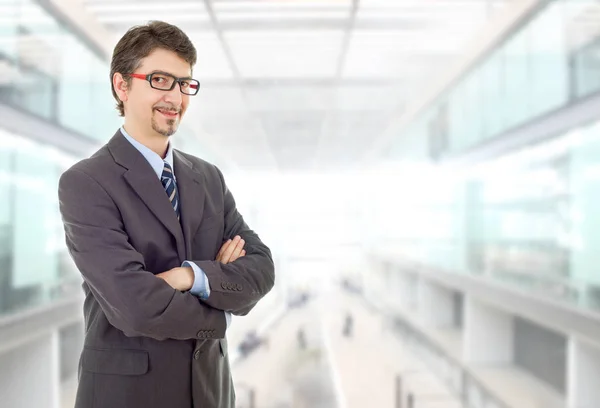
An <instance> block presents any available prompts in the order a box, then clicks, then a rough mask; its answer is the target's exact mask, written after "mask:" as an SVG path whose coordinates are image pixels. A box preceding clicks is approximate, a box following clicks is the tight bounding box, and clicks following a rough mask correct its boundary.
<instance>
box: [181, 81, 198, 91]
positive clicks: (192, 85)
mask: <svg viewBox="0 0 600 408" xmlns="http://www.w3.org/2000/svg"><path fill="white" fill-rule="evenodd" d="M199 89H200V82H198V81H196V80H195V79H185V80H183V81H181V92H183V93H184V94H186V95H196V94H197V93H198V90H199Z"/></svg>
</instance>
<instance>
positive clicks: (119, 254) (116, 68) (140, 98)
mask: <svg viewBox="0 0 600 408" xmlns="http://www.w3.org/2000/svg"><path fill="white" fill-rule="evenodd" d="M195 63H196V50H195V49H194V46H193V45H192V43H191V42H190V40H189V38H188V37H187V36H186V35H185V34H184V33H183V32H182V31H181V30H179V29H178V28H177V27H175V26H172V25H170V24H167V23H163V22H151V23H149V24H148V25H144V26H138V27H133V28H132V29H130V30H129V31H128V32H127V33H126V34H125V35H124V36H123V38H122V39H121V40H120V41H119V42H118V44H117V45H116V47H115V50H114V54H113V58H112V63H111V73H110V75H111V80H112V88H113V96H114V97H115V99H116V101H117V108H118V110H119V112H120V114H121V116H124V125H123V127H122V128H121V129H119V131H117V133H116V134H115V135H114V136H113V137H112V139H110V141H109V142H108V143H107V144H106V145H105V146H104V147H102V148H101V149H100V150H99V151H98V152H96V153H95V154H94V155H92V156H91V157H90V158H88V159H85V160H82V161H80V162H79V163H77V164H75V165H74V166H73V167H72V168H70V169H69V170H67V171H66V172H65V173H64V174H63V175H62V176H61V178H60V182H59V200H60V211H61V214H62V217H63V222H64V228H65V234H66V243H67V246H68V249H69V252H70V254H71V256H72V258H73V260H74V262H75V264H76V265H77V267H78V269H79V270H80V271H81V274H82V276H83V278H84V283H83V289H84V292H85V295H86V297H85V303H84V316H85V327H86V334H85V342H84V348H83V351H82V354H81V358H80V362H79V387H78V390H77V398H76V408H92V407H93V408H171V407H172V408H229V407H234V406H235V393H234V390H233V386H232V380H231V374H230V371H229V363H228V358H227V342H226V337H225V331H226V328H227V327H228V324H229V314H230V313H231V314H234V315H245V314H247V313H248V312H249V311H250V310H251V309H252V308H253V307H254V305H256V303H257V302H258V301H259V300H260V299H261V298H262V297H263V296H265V294H266V293H267V292H269V291H270V290H271V288H272V287H273V284H274V279H275V276H274V267H273V261H272V257H271V253H270V251H269V249H268V248H267V247H266V246H265V245H264V244H263V243H262V242H261V241H260V239H259V237H258V236H257V235H256V234H255V233H254V232H253V231H252V230H251V229H250V228H249V227H248V226H247V225H246V223H245V222H244V220H243V218H242V216H241V215H240V214H239V213H238V211H237V209H236V205H235V201H234V199H233V196H232V195H231V192H230V191H229V190H228V188H227V186H226V185H225V182H224V180H223V175H222V174H221V172H220V171H219V169H218V168H216V167H215V166H214V165H212V164H209V163H207V162H205V161H203V160H201V159H199V158H197V157H194V156H192V155H189V154H186V153H183V152H180V151H178V150H175V149H173V148H172V147H171V143H170V141H169V138H170V136H172V135H173V134H174V133H175V132H176V131H177V127H178V125H179V123H180V121H181V119H182V118H183V116H184V114H185V112H186V109H187V107H188V103H189V99H190V96H193V95H195V94H196V93H197V92H198V88H199V84H198V82H197V81H196V80H194V79H192V77H191V76H192V68H193V66H194V64H195Z"/></svg>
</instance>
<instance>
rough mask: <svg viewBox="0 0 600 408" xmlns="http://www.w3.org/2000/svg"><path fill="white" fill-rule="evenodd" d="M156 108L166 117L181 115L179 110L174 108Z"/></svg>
mask: <svg viewBox="0 0 600 408" xmlns="http://www.w3.org/2000/svg"><path fill="white" fill-rule="evenodd" d="M155 110H156V111H157V112H158V113H160V114H161V115H163V116H164V117H166V118H169V119H175V118H176V117H177V116H179V112H178V111H173V110H168V109H160V108H157V109H155Z"/></svg>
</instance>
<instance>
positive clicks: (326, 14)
mask: <svg viewBox="0 0 600 408" xmlns="http://www.w3.org/2000/svg"><path fill="white" fill-rule="evenodd" d="M349 16H350V11H349V10H330V11H287V10H285V11H284V10H265V11H261V12H260V13H251V12H250V13H249V12H247V11H227V12H221V13H219V14H218V19H219V20H220V21H248V20H310V19H314V20H341V19H346V18H348V17H349Z"/></svg>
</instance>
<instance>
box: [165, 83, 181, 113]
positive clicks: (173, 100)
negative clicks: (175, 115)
mask: <svg viewBox="0 0 600 408" xmlns="http://www.w3.org/2000/svg"><path fill="white" fill-rule="evenodd" d="M163 99H164V100H165V102H168V103H169V104H170V105H173V106H174V107H175V108H177V109H179V108H180V107H181V102H182V100H183V95H182V94H181V91H180V90H179V84H175V86H174V87H173V89H171V90H170V91H166V92H165V96H164V98H163Z"/></svg>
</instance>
